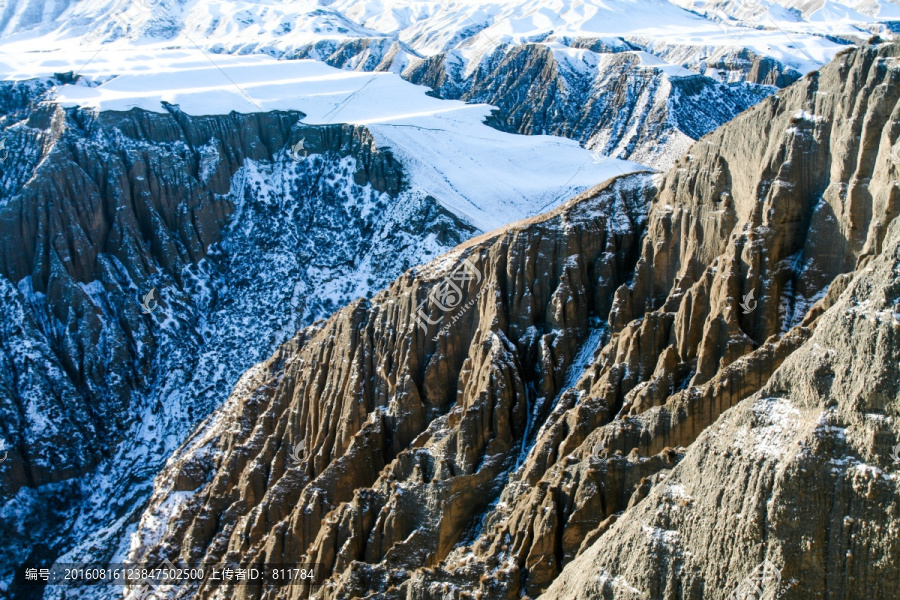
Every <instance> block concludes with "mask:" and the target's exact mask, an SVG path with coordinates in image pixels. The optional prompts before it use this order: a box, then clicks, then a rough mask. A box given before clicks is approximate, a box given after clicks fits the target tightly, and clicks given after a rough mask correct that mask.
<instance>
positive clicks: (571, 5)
mask: <svg viewBox="0 0 900 600" xmlns="http://www.w3.org/2000/svg"><path fill="white" fill-rule="evenodd" d="M897 19H900V8H898V7H897V6H896V5H894V4H892V3H890V2H888V1H887V0H883V1H881V2H872V3H867V4H865V6H864V7H860V6H855V5H851V4H847V5H844V4H835V3H831V2H829V3H826V4H823V5H822V6H821V7H818V8H816V7H814V6H812V5H804V10H803V11H802V12H801V11H799V10H797V9H795V8H792V7H789V6H787V5H781V4H777V3H772V2H765V1H763V0H753V1H750V0H744V1H743V2H736V1H729V2H714V3H710V2H693V1H691V2H684V1H683V0H673V1H672V2H670V1H668V0H607V1H605V2H599V1H589V2H582V1H580V0H578V1H575V0H552V1H551V2H543V1H538V0H519V1H514V2H484V1H450V0H446V1H443V2H439V1H428V2H416V1H405V0H388V1H384V0H369V1H366V2H356V1H350V0H340V1H337V2H324V1H309V0H307V1H301V2H288V1H266V2H246V1H244V2H200V1H196V0H195V1H191V2H183V1H178V0H141V1H139V2H138V1H135V2H130V3H129V2H124V1H123V0H118V1H109V0H86V1H81V2H72V3H66V2H48V1H46V0H40V1H30V2H19V3H16V4H14V5H11V6H8V7H7V9H6V10H5V12H4V13H3V17H2V21H0V31H2V33H3V35H4V40H5V42H6V43H5V45H4V49H5V50H6V52H8V53H13V52H15V53H19V54H21V53H22V52H41V53H45V52H47V51H48V50H53V49H65V50H66V53H67V54H68V55H72V56H75V55H77V54H81V55H83V56H84V63H87V62H89V61H91V57H92V56H93V55H94V53H95V52H96V51H97V50H98V49H99V48H105V49H104V50H103V52H104V53H106V52H112V51H114V49H116V48H124V47H129V46H131V45H134V44H137V45H139V46H147V45H154V44H155V45H158V44H164V45H165V46H166V47H172V46H175V47H181V48H191V49H196V48H202V49H204V50H207V51H210V52H215V53H219V54H223V53H224V54H249V53H265V54H269V55H272V56H275V57H277V58H314V59H317V60H323V61H325V62H328V63H329V64H331V65H333V66H337V67H340V68H343V69H354V70H369V71H373V70H383V71H392V72H395V73H399V74H401V75H402V76H403V77H404V78H406V79H408V80H410V81H412V82H414V83H420V84H424V85H427V86H429V87H431V88H433V89H434V90H435V93H436V94H438V95H439V96H440V97H443V98H449V99H460V100H465V101H468V102H483V103H489V104H492V105H494V106H497V107H498V109H499V111H498V113H497V115H496V116H495V119H494V121H493V124H494V125H495V126H497V127H500V128H502V129H505V130H508V131H516V132H519V133H527V134H534V133H547V134H555V135H562V136H566V137H570V138H572V139H576V140H578V141H579V142H580V143H581V144H582V145H584V146H585V147H587V148H589V149H591V150H597V151H600V152H601V153H604V154H609V155H612V156H615V157H618V158H627V159H632V160H636V161H639V162H642V163H644V164H648V165H651V166H654V167H658V168H665V167H668V166H669V165H670V164H671V162H672V161H673V160H674V158H675V157H676V156H678V155H679V154H680V152H682V151H683V150H684V149H685V148H686V147H687V145H688V144H690V143H691V142H692V141H694V140H696V139H698V138H699V137H701V136H702V135H704V134H705V133H708V132H709V131H711V130H713V129H714V128H715V127H717V126H719V125H721V124H722V123H724V122H726V121H728V120H729V119H731V118H733V117H734V116H735V115H736V114H738V113H739V112H741V111H743V110H745V109H746V108H749V107H750V106H752V105H753V104H755V103H756V102H758V101H759V100H760V99H761V98H762V97H764V96H766V95H768V94H770V93H772V91H773V90H774V87H773V86H777V87H783V86H784V85H787V84H789V83H791V82H793V81H795V80H796V79H798V78H799V77H800V76H801V75H802V74H804V73H807V72H809V71H810V70H812V69H815V68H818V67H819V66H821V65H823V64H825V63H826V62H828V61H829V60H830V59H831V58H832V57H833V56H834V55H835V54H836V53H837V52H838V51H839V50H840V49H841V48H843V47H845V46H846V44H849V43H853V42H859V41H862V40H864V39H865V38H867V37H868V36H869V35H871V33H872V32H875V31H877V32H880V33H887V32H888V31H889V30H890V29H891V28H892V27H894V24H895V23H896V22H897V21H896V20H897ZM84 63H81V64H84ZM75 70H76V71H77V70H78V69H77V67H76V69H75ZM725 83H729V84H732V85H724V84H725Z"/></svg>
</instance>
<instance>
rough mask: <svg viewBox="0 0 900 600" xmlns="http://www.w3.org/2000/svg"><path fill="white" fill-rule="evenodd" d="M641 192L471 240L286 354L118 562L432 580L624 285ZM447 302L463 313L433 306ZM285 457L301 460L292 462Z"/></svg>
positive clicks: (246, 383)
mask: <svg viewBox="0 0 900 600" xmlns="http://www.w3.org/2000/svg"><path fill="white" fill-rule="evenodd" d="M649 185H650V184H649V182H648V181H647V180H646V178H645V177H644V176H630V177H627V178H624V179H622V180H620V181H619V182H617V183H616V184H614V185H610V186H607V187H605V188H604V189H603V190H602V191H596V192H589V193H587V194H586V195H585V196H584V197H583V198H578V199H576V200H574V201H572V202H570V203H569V204H568V205H567V206H566V207H564V208H562V209H560V210H559V211H557V212H554V213H551V214H549V215H547V216H545V217H542V218H538V219H534V220H533V221H532V222H528V223H526V224H524V225H522V226H518V227H512V228H509V229H507V230H504V231H501V232H498V233H495V234H492V235H490V236H487V237H486V239H476V240H475V241H473V242H470V243H468V244H466V245H465V246H464V247H461V248H459V249H457V250H455V251H454V252H453V253H451V254H449V255H446V256H444V257H443V258H442V259H441V260H440V261H438V262H437V263H436V264H433V265H431V266H429V267H426V268H422V269H416V270H414V271H413V272H409V273H407V274H406V275H405V276H404V277H402V278H401V279H399V280H397V281H396V282H394V284H392V286H391V287H390V288H388V290H386V291H385V292H383V293H382V294H379V295H378V296H377V297H375V298H374V299H373V300H372V301H371V302H365V303H357V304H354V305H351V306H350V307H348V308H345V309H344V310H342V311H341V312H339V313H338V314H337V315H335V316H334V317H332V318H331V319H330V320H329V321H328V322H327V323H326V324H325V325H323V326H322V327H321V328H320V329H318V330H316V331H306V332H304V333H303V334H302V335H301V336H299V337H298V338H297V339H295V340H293V341H292V342H290V343H289V344H287V345H285V346H283V347H282V348H281V349H280V350H279V352H278V353H277V355H276V356H275V357H274V358H273V359H272V360H270V361H269V362H267V363H264V364H262V365H260V366H259V367H258V368H257V369H255V370H254V371H253V372H251V373H248V374H247V375H245V378H244V380H243V381H242V384H241V386H240V390H239V391H238V392H236V393H235V394H233V395H232V397H231V399H230V400H229V402H228V404H227V405H226V407H225V409H224V410H223V411H220V412H219V413H217V414H216V416H215V417H213V418H211V419H210V420H209V421H208V422H207V423H206V424H204V426H203V427H201V429H200V430H199V431H198V432H197V433H196V434H195V435H194V436H193V437H192V438H191V439H190V440H188V442H187V443H186V445H185V446H184V448H183V451H182V452H180V453H179V454H178V455H177V456H176V457H175V458H174V459H173V461H172V463H171V465H172V466H171V473H174V475H173V477H174V478H173V479H169V478H168V475H169V472H168V471H167V474H166V475H165V476H163V478H162V479H161V481H165V482H166V483H165V484H164V485H165V486H166V489H165V491H162V490H160V495H159V499H160V500H161V501H162V502H163V503H162V504H157V503H156V502H151V507H150V508H149V509H148V511H147V512H146V513H145V516H144V519H145V520H144V521H143V522H144V524H145V526H148V525H149V524H150V523H152V522H154V521H155V520H156V519H158V518H162V519H163V522H167V521H168V520H169V517H170V516H171V515H170V514H169V511H171V510H172V508H173V507H172V506H171V505H170V504H168V503H166V502H165V501H163V500H162V498H163V497H164V496H165V497H169V494H172V493H176V492H185V493H184V494H183V495H180V496H179V497H180V498H181V500H180V501H179V506H178V508H177V510H176V511H175V512H176V513H177V516H176V517H175V519H174V520H172V521H169V525H168V527H167V528H165V530H163V531H150V530H149V527H145V529H144V530H143V531H139V535H138V538H137V540H138V543H137V545H136V547H135V548H134V556H135V558H138V559H142V560H152V559H155V558H159V557H160V556H161V555H165V554H167V553H168V551H169V550H175V552H176V553H177V552H178V551H179V550H180V551H183V552H186V554H183V556H182V557H183V558H192V559H194V560H197V559H202V560H210V561H216V560H220V559H225V558H226V557H227V559H228V560H238V561H243V560H249V559H250V557H251V556H253V557H256V559H263V558H265V559H268V558H271V557H274V556H282V555H295V556H299V555H301V554H308V556H309V558H310V560H311V561H313V562H316V563H319V564H321V565H322V568H323V569H325V570H326V571H327V572H329V573H334V575H335V577H337V576H338V575H339V574H340V573H342V572H344V571H345V570H346V569H347V568H348V567H349V568H351V570H354V571H359V572H358V573H356V575H355V576H354V577H355V578H356V577H358V578H362V579H361V580H360V581H358V582H356V583H353V584H350V583H345V584H341V587H342V588H343V586H344V585H348V586H350V588H352V589H349V590H347V591H345V592H343V593H351V594H360V593H364V592H365V590H366V589H368V586H369V585H373V586H376V587H378V588H379V589H386V588H387V587H388V586H389V585H390V584H391V583H392V581H393V580H396V581H397V582H398V583H399V581H400V579H402V577H401V576H400V575H399V574H398V572H397V569H405V568H406V569H408V568H411V567H413V566H414V565H417V564H422V562H423V561H424V563H425V564H429V563H435V562H438V561H440V560H442V559H443V558H444V557H445V556H446V555H447V553H448V552H449V551H450V550H451V549H452V547H453V545H454V544H455V543H456V542H457V541H458V540H459V539H460V536H461V535H462V534H463V532H464V531H465V529H466V528H467V527H471V526H474V525H475V524H476V522H477V518H478V516H479V514H480V513H481V512H482V511H483V510H485V509H486V508H487V503H488V502H489V501H490V498H491V497H493V496H495V495H496V493H497V492H498V491H499V489H500V487H501V485H502V479H501V477H500V476H501V475H502V474H503V473H506V472H508V471H509V470H510V469H511V468H513V467H514V466H515V464H516V463H517V461H518V460H519V459H520V457H521V456H522V454H523V449H524V448H525V445H524V444H523V440H526V439H531V438H533V436H534V435H535V432H536V429H535V427H536V424H538V423H540V421H541V420H542V419H543V418H544V417H545V415H546V413H547V412H548V411H549V410H550V409H551V408H552V400H553V398H554V397H555V396H556V394H557V392H558V391H559V390H560V388H561V387H562V386H563V385H564V384H565V381H566V375H567V373H568V371H569V368H570V366H571V364H572V362H573V361H574V360H575V357H576V356H577V354H578V352H579V350H580V349H581V346H582V343H583V341H584V340H585V339H587V337H588V334H589V332H590V331H591V330H592V328H594V329H596V328H598V327H599V324H598V323H597V317H598V316H599V315H602V314H606V313H607V312H608V310H609V306H610V302H611V300H612V293H613V291H614V290H615V289H616V287H618V286H619V285H620V284H621V283H622V282H623V280H622V279H621V278H620V276H619V274H620V273H627V272H630V270H631V268H632V267H633V263H634V261H635V260H636V258H637V249H638V242H639V239H640V233H641V230H642V227H643V224H644V217H643V216H642V215H645V214H646V206H645V202H646V198H647V197H648V191H647V189H648V186H649ZM451 283H452V284H453V285H458V287H459V290H460V291H461V293H459V292H457V295H455V296H453V295H452V294H453V293H454V292H453V291H452V289H453V288H451V292H450V294H451V295H447V294H444V293H439V290H444V291H446V286H448V285H450V284H451ZM429 299H430V300H429ZM423 301H425V304H424V306H423V305H421V304H420V303H421V302H423ZM448 303H449V304H452V306H453V308H454V310H449V311H447V312H446V313H443V312H441V308H440V307H441V306H447V304H448ZM419 310H421V311H422V312H419ZM262 390H266V391H265V392H264V393H262V395H261V392H262ZM248 403H249V404H248ZM250 404H252V405H253V409H252V410H248V408H249V405H250ZM235 422H239V423H240V426H239V427H237V428H235V427H234V423H235ZM300 441H303V442H304V444H305V448H306V450H305V452H306V454H305V458H304V460H303V461H302V462H300V463H296V462H292V459H291V458H290V454H291V453H292V449H293V448H295V447H296V444H298V443H299V442H300ZM234 453H237V454H240V455H241V456H242V457H243V458H241V459H240V460H239V462H237V463H233V464H232V465H231V467H227V468H222V467H224V465H223V464H222V463H220V462H219V461H220V460H226V461H230V460H232V459H230V458H227V457H228V456H234V457H236V456H237V454H234ZM192 474H203V475H201V476H199V477H197V476H194V475H192ZM207 478H208V479H207ZM176 481H177V482H180V483H175V482H176ZM251 481H252V482H253V483H251V484H250V487H249V488H248V487H247V486H246V485H245V483H249V482H251ZM170 483H171V484H172V486H171V487H170V486H169V484H170ZM224 514H227V515H229V517H228V518H227V519H225V520H222V519H221V518H220V515H224ZM215 523H220V524H221V525H223V526H221V527H220V526H218V525H216V524H215ZM362 557H368V561H367V562H369V563H373V565H372V566H371V567H370V566H368V565H366V564H364V563H359V562H356V561H358V560H360V559H361V558H362ZM398 578H399V579H398ZM366 582H368V583H366ZM209 592H210V593H212V591H211V590H210V591H209ZM234 593H235V594H237V595H238V596H239V597H244V596H243V594H247V593H249V592H247V591H246V590H240V589H235V591H234Z"/></svg>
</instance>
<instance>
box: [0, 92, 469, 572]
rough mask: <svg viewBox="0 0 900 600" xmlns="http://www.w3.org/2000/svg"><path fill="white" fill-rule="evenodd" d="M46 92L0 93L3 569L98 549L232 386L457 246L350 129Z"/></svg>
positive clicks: (108, 548)
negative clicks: (96, 105)
mask: <svg viewBox="0 0 900 600" xmlns="http://www.w3.org/2000/svg"><path fill="white" fill-rule="evenodd" d="M59 82H60V81H49V82H31V83H27V84H22V83H17V84H11V83H10V84H4V88H3V90H4V93H3V94H2V97H3V98H4V103H5V106H6V107H7V108H8V109H9V112H8V115H7V116H8V120H7V121H6V122H4V127H5V130H4V139H5V140H6V141H7V143H6V148H7V150H8V151H9V156H8V157H7V159H6V160H5V161H4V162H3V163H2V178H0V184H2V191H3V197H2V203H0V275H2V277H0V294H2V303H3V306H4V318H3V319H2V322H0V348H2V352H0V373H2V378H0V381H2V383H0V436H2V437H3V439H4V440H5V443H6V444H8V448H9V459H8V460H6V461H5V462H3V464H2V466H0V489H2V490H3V508H2V516H3V518H2V520H0V522H2V526H0V527H2V536H3V539H4V540H6V541H7V542H8V543H7V544H5V545H4V548H3V552H4V560H3V563H4V564H5V565H14V564H18V563H20V562H21V561H22V560H24V559H25V557H26V556H29V553H30V556H31V558H32V559H43V560H46V559H48V558H52V557H55V556H56V555H58V553H59V552H60V551H62V549H70V550H71V551H72V552H73V553H74V554H73V555H72V558H73V559H75V560H80V559H81V558H82V557H90V558H93V559H101V560H102V557H104V556H108V555H109V554H111V553H112V552H114V551H115V549H116V546H117V545H118V544H119V543H120V540H119V538H117V537H116V535H125V534H124V531H123V532H119V533H118V534H117V533H116V531H118V530H117V529H115V528H109V525H110V524H111V523H114V522H120V523H126V524H127V523H128V522H129V521H130V520H133V519H134V518H136V515H137V514H139V512H140V510H141V507H142V504H143V502H145V501H146V498H147V494H148V492H149V489H150V481H151V479H152V476H153V474H154V473H155V472H156V471H157V470H158V469H159V467H160V466H161V465H162V463H163V462H164V460H165V458H166V457H167V456H168V455H169V454H170V453H171V452H172V451H173V450H174V449H175V448H176V447H177V446H178V444H179V443H180V442H181V441H182V440H183V439H184V437H185V436H186V435H187V433H188V432H189V431H190V430H191V429H192V428H193V427H194V426H195V425H196V424H197V423H198V422H199V421H200V420H201V419H202V418H204V417H205V416H206V415H208V414H209V412H210V411H211V410H212V409H213V408H214V407H216V406H218V405H219V404H220V403H221V402H222V400H223V399H224V398H225V397H227V395H228V394H229V393H230V391H231V389H232V388H233V386H234V383H235V382H236V381H237V380H238V378H239V376H240V374H241V373H243V372H244V371H246V370H247V369H248V368H250V367H251V366H252V365H253V364H254V363H256V362H258V361H259V360H262V359H263V358H265V357H266V356H269V355H270V354H271V352H272V351H273V350H274V349H275V348H276V347H277V346H278V345H279V344H281V343H283V342H284V341H285V340H287V339H290V337H291V336H293V335H294V334H295V333H296V331H297V330H298V329H300V328H302V327H304V326H306V325H308V324H309V323H311V322H313V321H314V320H315V319H317V318H321V317H323V316H325V315H327V314H330V313H331V312H333V311H334V310H335V309H336V308H337V307H338V306H341V305H344V304H346V303H347V302H349V301H350V300H352V299H354V298H357V297H359V296H365V295H368V294H369V292H370V290H372V289H377V288H378V287H383V286H384V285H386V284H387V282H388V281H390V280H391V279H392V278H393V277H396V275H398V274H399V273H402V272H403V270H404V269H407V268H409V267H410V266H411V265H414V264H418V263H419V262H422V260H423V259H428V258H431V257H433V256H436V255H438V254H440V253H442V252H444V251H446V250H447V249H448V248H452V247H453V246H455V245H456V244H458V243H460V242H461V241H462V240H464V239H467V238H468V237H471V235H473V233H474V232H475V230H474V229H473V228H472V227H471V226H470V225H468V224H465V223H463V222H461V221H460V220H459V219H458V218H457V217H456V216H454V215H453V214H451V213H449V212H448V211H447V210H446V209H444V208H443V207H441V206H440V205H439V204H438V203H437V202H436V201H435V200H434V199H432V198H430V197H427V196H425V195H424V194H421V193H420V192H411V191H410V190H409V189H408V188H407V185H406V182H405V176H404V173H403V171H402V167H401V166H400V165H399V164H398V163H397V162H396V161H394V159H393V158H392V156H391V154H390V153H389V152H384V151H381V150H379V149H377V148H376V147H375V143H374V141H373V139H372V137H371V135H370V134H369V132H368V131H367V130H366V129H365V128H362V127H354V126H342V125H326V126H317V127H310V126H306V125H303V124H301V123H299V119H300V117H301V116H302V115H300V114H299V113H287V112H281V113H279V112H272V113H265V114H253V115H241V114H238V113H231V114H230V115H224V116H209V117H191V116H188V115H186V114H184V113H182V112H180V111H179V110H178V109H177V107H169V112H168V113H167V114H157V113H148V112H144V111H140V110H133V111H130V112H127V113H113V112H102V113H99V114H98V113H91V112H88V111H81V110H74V109H70V110H63V109H61V108H59V107H58V106H56V105H54V104H49V103H40V102H35V101H34V100H35V98H39V97H40V94H42V93H43V92H44V91H45V90H46V89H47V87H48V86H50V85H54V84H56V83H59ZM23 90H24V91H23ZM301 138H303V139H304V140H305V147H306V152H307V156H305V157H303V158H302V159H301V160H298V161H295V160H291V159H290V158H289V157H288V153H287V150H288V149H289V148H290V146H291V145H293V144H295V143H296V142H297V141H298V140H299V139H301ZM151 291H152V292H153V295H152V296H148V294H149V293H150V292H151ZM142 303H143V305H144V306H146V307H147V308H149V310H146V309H145V308H144V306H142ZM96 536H99V538H98V537H96ZM38 540H39V542H38ZM78 548H81V549H78ZM8 574H9V569H8V568H4V569H3V575H4V577H5V576H7V575H8Z"/></svg>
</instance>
